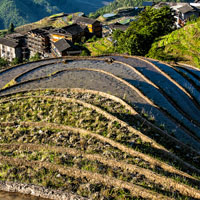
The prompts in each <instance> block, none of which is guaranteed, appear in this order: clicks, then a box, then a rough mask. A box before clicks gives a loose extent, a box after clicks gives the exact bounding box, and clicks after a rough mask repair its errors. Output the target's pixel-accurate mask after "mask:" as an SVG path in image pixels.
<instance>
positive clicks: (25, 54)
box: [6, 33, 30, 60]
mask: <svg viewBox="0 0 200 200" xmlns="http://www.w3.org/2000/svg"><path fill="white" fill-rule="evenodd" d="M6 38H8V39H13V40H15V41H17V42H18V44H19V46H20V47H21V54H22V55H21V59H22V60H26V59H28V58H29V54H30V53H29V49H28V48H27V43H26V39H27V38H26V35H24V34H21V33H12V34H8V35H7V36H6Z"/></svg>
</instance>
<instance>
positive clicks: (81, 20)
mask: <svg viewBox="0 0 200 200" xmlns="http://www.w3.org/2000/svg"><path fill="white" fill-rule="evenodd" d="M75 22H76V23H85V24H94V23H96V22H98V21H97V20H96V19H91V18H88V17H77V18H75Z"/></svg>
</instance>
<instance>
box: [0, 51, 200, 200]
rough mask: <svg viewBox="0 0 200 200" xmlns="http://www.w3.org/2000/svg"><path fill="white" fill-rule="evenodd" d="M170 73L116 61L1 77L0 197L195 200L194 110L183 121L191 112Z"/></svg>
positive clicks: (137, 61)
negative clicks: (15, 194)
mask: <svg viewBox="0 0 200 200" xmlns="http://www.w3.org/2000/svg"><path fill="white" fill-rule="evenodd" d="M151 62H153V63H154V64H152V63H151ZM162 65H163V64H162ZM159 68H160V69H159ZM171 71H172V68H171V67H170V66H168V65H165V66H163V67H161V63H158V62H155V61H151V60H150V61H147V60H144V58H139V57H133V56H123V55H115V56H114V55H113V56H107V57H106V56H104V57H65V58H56V59H50V60H42V61H38V62H33V63H27V64H22V65H19V66H14V67H12V68H10V69H6V70H3V71H0V88H3V87H4V86H5V85H6V88H5V87H4V88H5V89H0V116H1V117H0V190H3V191H16V192H21V193H28V194H32V195H35V196H40V197H44V198H49V199H56V200H61V199H80V200H82V199H94V200H95V199H113V200H114V199H116V200H124V199H146V200H148V199H153V200H154V199H155V200H163V199H164V200H168V199H169V200H172V199H180V200H181V199H183V200H184V199H200V192H199V189H200V178H199V175H200V158H199V149H200V144H199V138H200V135H198V130H199V128H200V125H199V121H200V119H199V112H200V110H199V107H198V106H197V107H196V109H197V110H196V113H195V112H194V113H193V112H192V113H191V112H189V111H188V113H187V114H186V115H184V114H183V112H184V111H187V105H186V104H189V105H190V109H191V110H192V109H195V108H194V107H195V106H196V104H195V101H194V99H193V98H192V97H191V98H190V99H189V100H188V95H189V91H186V90H185V89H184V88H182V86H184V83H187V80H186V79H185V78H184V77H182V75H179V74H175V73H173V74H172V73H171ZM189 71H191V70H189ZM199 73H200V72H199ZM199 73H196V74H199ZM148 74H150V76H148ZM174 75H176V77H175V76H174ZM86 77H87V78H86ZM157 80H162V81H161V82H160V81H157ZM164 82H165V83H166V84H165V85H163V84H162V83H164ZM153 87H154V89H153ZM190 87H191V88H193V89H195V84H194V83H191V85H190ZM41 88H43V89H41ZM45 88H46V89H45ZM56 88H57V89H56ZM170 91H176V93H174V92H170ZM194 91H195V90H194ZM197 92H198V91H197ZM198 93H199V92H198ZM113 95H115V96H113ZM152 95H153V96H155V97H153V96H152ZM177 95H178V96H180V98H179V99H178V98H177V100H176V102H174V103H172V99H174V97H177ZM189 96H190V95H189ZM159 99H161V101H158V100H159ZM178 105H180V106H182V107H181V110H180V109H177V108H178ZM190 114H191V115H193V114H194V118H196V117H195V114H197V115H198V116H197V118H196V120H198V122H197V125H195V124H193V123H194V122H193V121H194V120H191V121H187V117H188V115H190ZM191 118H193V116H191ZM191 118H190V119H191ZM181 122H182V123H181ZM160 123H162V125H161V124H160ZM164 123H165V124H164ZM194 125H195V126H194ZM194 127H196V129H195V130H196V132H195V133H192V132H193V131H192V130H193V128H194ZM190 130H191V131H190ZM195 134H196V135H195ZM192 147H193V148H192ZM30 191H31V192H30Z"/></svg>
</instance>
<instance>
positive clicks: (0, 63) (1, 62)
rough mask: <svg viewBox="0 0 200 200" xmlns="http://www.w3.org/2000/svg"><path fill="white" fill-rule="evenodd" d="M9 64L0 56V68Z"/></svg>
mask: <svg viewBox="0 0 200 200" xmlns="http://www.w3.org/2000/svg"><path fill="white" fill-rule="evenodd" d="M7 66H9V62H8V61H7V60H5V59H3V58H0V69H3V68H4V67H7Z"/></svg>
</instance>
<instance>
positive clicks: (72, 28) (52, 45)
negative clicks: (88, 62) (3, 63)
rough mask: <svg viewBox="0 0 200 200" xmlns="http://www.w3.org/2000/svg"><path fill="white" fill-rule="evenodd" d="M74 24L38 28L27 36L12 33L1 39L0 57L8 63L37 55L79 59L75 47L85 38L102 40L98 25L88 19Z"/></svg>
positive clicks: (80, 18)
mask: <svg viewBox="0 0 200 200" xmlns="http://www.w3.org/2000/svg"><path fill="white" fill-rule="evenodd" d="M73 22H74V23H73V24H72V25H69V26H66V27H63V28H53V27H46V28H38V29H33V30H30V31H28V32H27V33H25V34H21V33H13V34H9V35H7V36H6V37H4V38H0V57H2V58H5V59H6V60H8V61H12V60H13V59H15V58H18V59H20V60H23V59H29V58H30V57H32V56H34V55H35V54H36V53H39V55H40V56H41V58H48V57H61V56H66V55H79V54H80V53H81V50H80V48H79V47H78V46H76V45H75V43H79V42H81V40H83V38H85V39H88V38H91V37H93V36H96V37H102V25H101V23H100V22H99V21H97V20H94V19H90V18H87V17H83V16H81V17H74V19H73Z"/></svg>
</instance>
